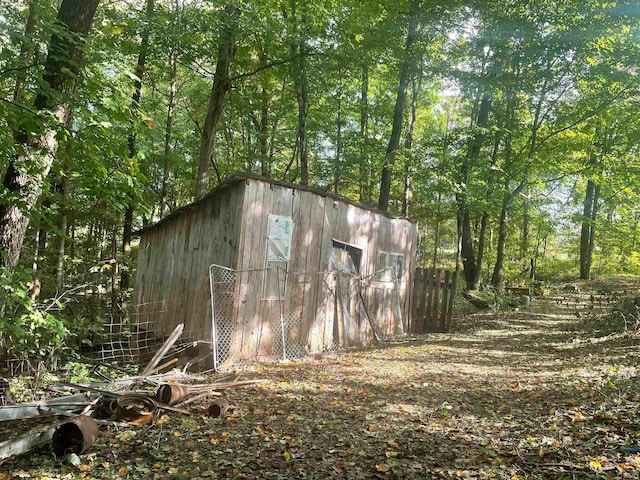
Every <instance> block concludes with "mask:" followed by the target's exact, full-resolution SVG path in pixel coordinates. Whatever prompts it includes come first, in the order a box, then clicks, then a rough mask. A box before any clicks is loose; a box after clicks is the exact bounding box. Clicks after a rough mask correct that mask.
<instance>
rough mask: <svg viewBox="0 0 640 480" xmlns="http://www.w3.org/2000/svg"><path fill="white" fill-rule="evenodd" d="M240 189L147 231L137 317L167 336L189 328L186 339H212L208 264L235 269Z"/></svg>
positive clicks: (140, 253)
mask: <svg viewBox="0 0 640 480" xmlns="http://www.w3.org/2000/svg"><path fill="white" fill-rule="evenodd" d="M243 195H244V188H243V186H242V185H238V186H237V187H236V188H231V189H227V190H224V191H222V192H220V193H219V194H218V195H217V196H216V197H214V198H212V199H209V200H208V201H206V202H203V203H200V204H197V205H195V206H194V208H191V209H189V210H186V211H185V212H183V213H182V214H181V215H179V216H175V217H173V218H171V219H169V220H168V221H166V222H164V223H162V224H159V225H156V226H155V227H153V228H151V229H149V230H146V231H144V232H143V233H142V235H141V238H140V247H139V251H138V264H137V272H136V288H135V298H134V307H135V312H134V314H135V315H136V316H137V319H138V321H139V322H140V323H141V324H144V323H145V322H147V321H148V322H149V326H150V328H151V329H152V330H153V331H154V333H156V334H158V335H160V336H165V335H168V334H169V333H171V331H172V330H173V329H174V328H175V326H176V325H178V324H180V323H184V324H185V333H184V334H183V338H185V339H190V340H205V341H206V340H210V339H211V301H210V295H209V275H208V267H209V265H211V264H213V263H216V264H220V265H226V266H229V267H235V266H236V263H237V257H238V246H239V244H240V241H239V239H240V227H241V212H242V204H243V200H242V197H243Z"/></svg>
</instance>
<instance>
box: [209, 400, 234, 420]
mask: <svg viewBox="0 0 640 480" xmlns="http://www.w3.org/2000/svg"><path fill="white" fill-rule="evenodd" d="M227 410H229V402H228V401H227V399H226V398H218V399H216V400H215V401H213V402H212V403H211V405H209V408H207V415H209V416H210V417H211V418H218V417H222V416H224V414H225V413H227Z"/></svg>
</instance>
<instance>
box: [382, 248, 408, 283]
mask: <svg viewBox="0 0 640 480" xmlns="http://www.w3.org/2000/svg"><path fill="white" fill-rule="evenodd" d="M403 272H404V255H403V254H402V253H393V252H380V253H379V254H378V264H377V266H376V280H378V281H380V282H394V281H396V280H399V279H400V278H402V273H403Z"/></svg>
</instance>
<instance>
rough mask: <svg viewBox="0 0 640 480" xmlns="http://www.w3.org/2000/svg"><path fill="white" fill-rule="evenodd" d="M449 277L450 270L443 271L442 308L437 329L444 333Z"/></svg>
mask: <svg viewBox="0 0 640 480" xmlns="http://www.w3.org/2000/svg"><path fill="white" fill-rule="evenodd" d="M450 277H451V272H450V271H449V270H445V271H444V285H443V294H442V309H441V312H440V325H439V327H440V328H439V331H440V333H445V332H446V331H447V330H446V327H447V312H448V310H449V293H450V292H449V287H450V285H449V280H450Z"/></svg>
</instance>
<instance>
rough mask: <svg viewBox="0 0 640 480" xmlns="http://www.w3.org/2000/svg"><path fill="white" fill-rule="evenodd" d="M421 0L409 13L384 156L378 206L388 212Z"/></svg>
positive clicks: (414, 3)
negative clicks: (389, 134) (389, 133)
mask: <svg viewBox="0 0 640 480" xmlns="http://www.w3.org/2000/svg"><path fill="white" fill-rule="evenodd" d="M419 11H420V2H419V1H414V2H412V9H411V12H410V14H409V27H408V30H407V40H406V43H405V51H404V58H403V59H402V63H401V66H400V78H399V80H398V90H397V92H396V104H395V107H394V109H393V123H392V127H391V136H390V137H389V144H388V145H387V151H386V153H385V157H384V165H383V167H382V177H381V179H380V196H379V197H378V208H379V209H380V210H382V211H383V212H386V211H387V210H388V208H389V195H390V193H391V178H392V172H393V167H394V165H395V162H396V156H397V153H398V149H399V147H400V135H401V134H402V120H403V118H404V107H405V103H406V101H407V91H408V89H409V83H410V81H411V74H412V71H413V69H414V68H415V56H414V55H415V53H414V51H413V46H414V44H415V43H416V41H417V40H418V34H419V21H418V13H419Z"/></svg>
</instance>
